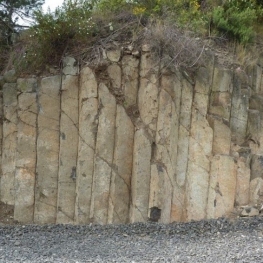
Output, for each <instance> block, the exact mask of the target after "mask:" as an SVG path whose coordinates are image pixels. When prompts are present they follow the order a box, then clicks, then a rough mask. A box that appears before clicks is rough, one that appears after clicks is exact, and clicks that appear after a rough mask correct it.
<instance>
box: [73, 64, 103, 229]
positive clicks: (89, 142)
mask: <svg viewBox="0 0 263 263" xmlns="http://www.w3.org/2000/svg"><path fill="white" fill-rule="evenodd" d="M98 117H99V115H98V84H97V81H96V78H95V75H94V72H93V71H92V70H91V69H90V68H89V67H85V68H83V69H82V71H81V74H80V90H79V131H78V140H79V145H78V158H77V177H76V204H75V205H76V207H75V222H76V223H77V224H88V223H90V206H91V195H92V182H93V171H94V154H95V146H96V136H97V129H98Z"/></svg>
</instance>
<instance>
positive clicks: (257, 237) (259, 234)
mask: <svg viewBox="0 0 263 263" xmlns="http://www.w3.org/2000/svg"><path fill="white" fill-rule="evenodd" d="M0 262H1V263H2V262H3V263H4V262H6V263H9V262H10V263H11V262H25V263H26V262H52V263H53V262H67V263H69V262H72V263H73V262H75V263H76V262H79V263H80V262H131V263H132V262H133V263H135V262H158V263H159V262H180V263H181V262H193V263H195V262H202V263H203V262H213V263H215V262H222V263H225V262H250V263H251V262H263V218H262V217H254V218H246V219H239V220H236V221H234V222H230V221H228V220H227V219H223V218H222V219H217V220H206V221H200V222H191V223H185V224H182V223H180V224H178V223H173V224H169V225H162V224H158V223H136V224H130V225H108V226H100V225H89V226H73V225H44V226H37V225H26V226H21V225H13V226H0Z"/></svg>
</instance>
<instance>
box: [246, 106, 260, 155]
mask: <svg viewBox="0 0 263 263" xmlns="http://www.w3.org/2000/svg"><path fill="white" fill-rule="evenodd" d="M261 125H262V124H261V117H260V112H259V111H258V110H248V122H247V139H248V140H249V143H250V144H251V146H252V147H251V148H252V151H253V153H258V154H261V151H260V148H262V147H260V146H261V142H262V143H263V136H262V132H261V130H262V128H261Z"/></svg>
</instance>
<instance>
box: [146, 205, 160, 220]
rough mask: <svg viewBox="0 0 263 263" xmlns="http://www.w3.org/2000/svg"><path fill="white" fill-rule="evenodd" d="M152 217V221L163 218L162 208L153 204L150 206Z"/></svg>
mask: <svg viewBox="0 0 263 263" xmlns="http://www.w3.org/2000/svg"><path fill="white" fill-rule="evenodd" d="M150 210H151V212H150V218H149V220H150V221H151V222H158V220H159V219H160V218H161V209H159V208H158V207H157V206H153V207H151V208H150Z"/></svg>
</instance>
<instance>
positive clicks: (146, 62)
mask: <svg viewBox="0 0 263 263" xmlns="http://www.w3.org/2000/svg"><path fill="white" fill-rule="evenodd" d="M158 72H159V65H158V64H156V63H155V62H154V59H153V58H152V55H151V54H150V53H145V54H143V55H142V56H141V62H140V86H139V91H138V108H139V112H140V117H141V119H142V121H143V123H144V124H145V125H146V126H147V128H149V129H148V132H149V133H150V134H151V135H152V136H153V137H154V132H155V131H156V123H157V115H158V85H159V81H158V80H159V78H158Z"/></svg>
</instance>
